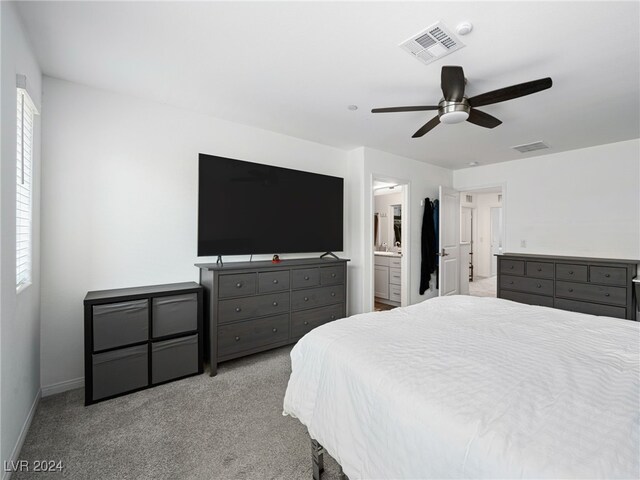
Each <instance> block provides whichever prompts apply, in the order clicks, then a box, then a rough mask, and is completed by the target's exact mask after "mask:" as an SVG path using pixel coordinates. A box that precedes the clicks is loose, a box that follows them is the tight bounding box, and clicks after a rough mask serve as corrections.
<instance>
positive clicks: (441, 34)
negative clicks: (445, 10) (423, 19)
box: [400, 22, 465, 64]
mask: <svg viewBox="0 0 640 480" xmlns="http://www.w3.org/2000/svg"><path fill="white" fill-rule="evenodd" d="M464 46H465V45H464V43H462V42H461V41H460V40H458V38H457V37H456V36H455V35H454V34H453V33H451V31H450V30H449V29H448V28H447V27H446V26H445V24H444V23H442V22H438V23H434V24H433V25H431V26H430V27H428V28H426V29H424V30H423V31H421V32H420V33H418V34H416V35H414V36H412V37H411V38H410V39H408V40H406V41H404V42H402V43H401V44H400V48H402V49H403V50H406V51H407V52H409V53H410V54H411V55H413V56H414V57H416V58H417V59H418V60H420V61H421V62H422V63H424V64H429V63H431V62H434V61H436V60H438V59H439V58H442V57H444V56H446V55H449V54H450V53H453V52H455V51H456V50H459V49H461V48H462V47H464Z"/></svg>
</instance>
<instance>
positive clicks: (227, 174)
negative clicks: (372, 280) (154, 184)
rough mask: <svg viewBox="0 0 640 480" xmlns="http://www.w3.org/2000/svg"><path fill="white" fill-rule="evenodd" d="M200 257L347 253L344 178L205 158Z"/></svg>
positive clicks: (201, 171)
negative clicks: (344, 219) (344, 222)
mask: <svg viewBox="0 0 640 480" xmlns="http://www.w3.org/2000/svg"><path fill="white" fill-rule="evenodd" d="M198 183H199V189H198V256H209V255H248V254H259V253H269V254H280V253H302V252H329V251H334V252H339V251H342V249H343V248H342V237H343V225H342V223H343V189H344V180H343V179H342V178H338V177H331V176H328V175H319V174H316V173H309V172H302V171H299V170H292V169H289V168H280V167H273V166H270V165H261V164H258V163H251V162H244V161H241V160H233V159H230V158H224V157H216V156H213V155H205V154H200V158H199V182H198Z"/></svg>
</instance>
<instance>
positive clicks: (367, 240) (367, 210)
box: [349, 147, 452, 314]
mask: <svg viewBox="0 0 640 480" xmlns="http://www.w3.org/2000/svg"><path fill="white" fill-rule="evenodd" d="M349 161H350V170H349V175H350V183H357V184H358V185H357V186H356V187H355V188H356V189H357V194H354V195H353V196H351V197H350V198H351V204H350V207H349V208H350V211H351V212H354V211H358V212H360V215H361V216H362V223H361V224H359V225H358V226H357V228H356V229H350V230H349V232H350V235H352V238H351V241H352V242H353V247H352V248H351V249H350V252H352V257H351V258H352V266H353V268H354V270H355V271H356V272H357V275H358V278H361V279H362V288H363V290H362V297H357V298H352V305H351V308H350V313H351V314H353V313H360V312H368V311H371V310H373V213H374V210H373V205H374V202H373V179H374V178H376V179H385V180H392V181H397V183H402V184H405V183H406V184H408V191H409V202H408V204H406V205H403V207H404V210H403V212H402V214H403V217H404V215H405V214H406V215H407V217H406V218H407V219H408V221H407V222H406V223H405V224H407V225H408V227H409V228H408V230H409V231H408V232H407V234H408V237H407V238H408V242H403V245H402V251H403V265H402V268H403V269H407V271H408V278H409V285H408V288H407V289H403V295H404V292H405V291H406V292H407V293H408V295H407V299H406V303H407V304H413V303H417V302H420V301H422V300H425V299H427V298H430V297H432V296H437V294H438V291H437V290H435V282H432V283H431V288H430V289H429V290H428V291H427V292H425V294H424V295H420V294H419V292H418V289H419V287H420V260H421V255H420V236H421V228H422V215H423V211H424V207H423V206H421V204H420V202H421V201H422V200H424V198H425V197H429V198H432V199H433V198H437V197H438V186H439V185H444V186H451V182H452V172H451V170H447V169H445V168H441V167H436V166H433V165H430V164H428V163H424V162H419V161H416V160H412V159H409V158H405V157H400V156H398V155H393V154H390V153H386V152H381V151H379V150H374V149H371V148H367V147H361V148H359V149H357V150H356V151H355V152H352V154H351V156H350V158H349ZM403 235H404V232H403ZM407 243H408V245H406V244H407ZM407 253H409V255H408V256H407ZM356 254H357V256H356ZM356 302H358V303H356Z"/></svg>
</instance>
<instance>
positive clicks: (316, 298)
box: [291, 285, 344, 310]
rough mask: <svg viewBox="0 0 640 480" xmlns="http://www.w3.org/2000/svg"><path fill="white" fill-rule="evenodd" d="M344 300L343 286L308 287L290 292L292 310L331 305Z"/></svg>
mask: <svg viewBox="0 0 640 480" xmlns="http://www.w3.org/2000/svg"><path fill="white" fill-rule="evenodd" d="M342 302H344V286H343V285H336V286H332V287H320V288H310V289H308V290H300V291H298V292H292V293H291V308H292V310H301V309H306V308H313V307H319V306H321V305H331V304H332V303H342Z"/></svg>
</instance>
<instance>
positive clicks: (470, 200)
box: [465, 195, 473, 203]
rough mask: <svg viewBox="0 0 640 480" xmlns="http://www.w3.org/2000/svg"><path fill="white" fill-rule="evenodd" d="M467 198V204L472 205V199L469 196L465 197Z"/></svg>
mask: <svg viewBox="0 0 640 480" xmlns="http://www.w3.org/2000/svg"><path fill="white" fill-rule="evenodd" d="M465 196H466V197H467V203H473V197H472V196H471V195H465Z"/></svg>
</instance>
